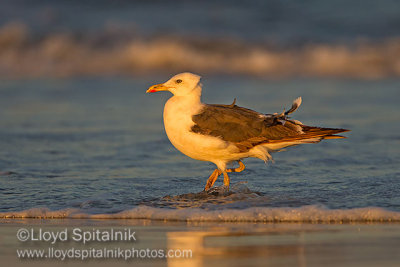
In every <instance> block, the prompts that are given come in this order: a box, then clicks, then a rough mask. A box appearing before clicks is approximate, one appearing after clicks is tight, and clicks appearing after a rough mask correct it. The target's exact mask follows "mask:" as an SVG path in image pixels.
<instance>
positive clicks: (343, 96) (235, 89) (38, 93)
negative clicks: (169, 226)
mask: <svg viewBox="0 0 400 267" xmlns="http://www.w3.org/2000/svg"><path fill="white" fill-rule="evenodd" d="M166 79H167V77H164V76H162V77H160V76H158V77H157V76H152V77H150V76H146V77H134V78H124V77H115V78H85V79H79V78H76V79H69V80H62V79H59V80H57V79H54V80H51V79H47V80H46V79H35V80H24V81H2V82H1V83H0V114H1V115H0V190H1V193H0V203H1V205H0V211H1V212H3V214H2V215H3V216H11V215H12V214H14V215H15V214H17V212H20V211H24V210H28V209H32V208H37V207H44V208H47V209H49V210H31V211H30V212H23V213H21V214H22V215H21V214H20V215H21V216H26V214H28V213H29V214H30V216H33V217H35V216H44V217H46V216H47V215H46V214H48V215H49V214H51V212H50V211H52V210H62V211H65V210H66V209H67V210H68V209H72V210H73V212H71V214H86V217H88V216H91V215H92V214H110V213H111V214H115V213H117V212H122V211H129V210H132V209H134V212H133V214H138V213H143V206H148V207H149V208H145V211H146V209H148V210H147V211H148V213H151V214H153V210H151V209H153V208H156V209H158V208H160V209H162V212H163V213H161V214H165V217H168V218H169V219H174V217H173V216H175V215H173V214H174V213H173V212H175V211H177V210H181V209H183V210H185V209H186V211H185V212H187V213H185V214H184V215H182V214H180V215H179V214H178V215H176V216H177V217H176V218H175V219H187V218H192V217H190V216H192V215H193V214H195V213H196V212H197V213H198V212H199V210H198V209H201V210H203V211H206V212H207V211H210V212H212V213H207V214H206V215H207V216H211V217H210V218H211V220H212V219H213V218H214V219H218V218H219V216H220V215H221V214H222V215H223V214H224V213H226V211H227V210H235V212H236V214H238V217H240V216H241V215H240V212H241V211H243V214H242V215H243V216H244V215H246V214H248V213H249V210H248V209H249V208H255V207H256V208H257V207H259V208H260V209H259V210H258V212H259V214H258V215H260V216H261V217H262V216H264V215H265V216H267V215H268V213H270V212H271V210H270V208H274V209H275V208H276V209H275V211H278V212H283V214H284V215H281V217H285V214H286V215H287V214H289V213H290V212H293V211H297V212H299V213H301V212H304V220H307V218H309V217H307V216H310V213H307V212H305V211H304V210H308V212H309V211H310V209H311V210H314V212H316V213H318V212H320V213H321V214H322V213H324V212H328V211H332V213H329V212H328V213H326V214H325V215H324V216H326V218H328V217H329V216H333V215H335V214H338V211H339V213H340V212H345V211H346V210H348V209H357V208H366V210H365V209H363V210H350V211H349V212H350V213H352V214H353V213H354V212H355V213H357V212H359V213H357V215H355V217H357V216H358V217H360V218H361V217H362V218H365V220H368V216H367V217H363V215H362V214H364V213H367V214H368V210H369V211H371V213H373V214H375V215H374V216H375V217H374V216H372V217H373V218H374V219H373V220H379V218H381V219H382V218H383V219H385V220H391V219H393V220H396V218H397V220H398V217H399V213H398V212H400V186H399V178H400V169H399V167H398V166H400V154H399V151H400V134H399V133H400V124H399V117H400V111H399V108H398V101H399V99H400V88H399V80H395V79H393V80H379V81H360V80H328V79H292V80H287V81H280V80H265V79H255V78H247V77H231V76H207V77H204V79H203V85H204V89H203V100H204V101H205V102H207V103H231V102H232V100H233V98H234V97H236V98H237V104H238V105H241V106H246V107H249V108H252V109H255V110H257V111H263V112H265V113H272V112H279V111H282V110H283V108H286V109H287V108H288V107H290V105H291V102H292V100H293V99H295V98H296V97H298V96H302V97H303V104H302V106H301V107H300V109H299V110H298V111H297V112H296V113H295V114H294V116H293V118H295V119H298V120H300V121H302V122H303V123H305V124H309V125H315V126H326V127H338V128H348V129H351V132H350V133H346V134H345V135H346V136H348V139H341V140H328V141H324V142H322V143H319V144H312V145H303V146H299V147H294V148H289V149H287V151H284V152H280V153H275V154H273V157H274V159H275V163H268V164H267V165H265V164H264V163H263V162H262V161H259V160H255V159H246V160H244V163H245V164H246V167H247V168H246V170H245V171H244V172H242V173H237V174H231V181H232V183H233V184H234V185H236V189H235V188H234V187H232V188H231V193H229V192H228V193H226V192H225V193H224V192H223V188H222V189H221V187H219V189H220V190H222V193H221V194H219V195H218V194H215V193H214V194H208V195H204V193H201V191H202V189H203V187H204V185H205V182H206V179H207V178H208V176H209V175H210V174H211V172H212V171H213V169H214V166H213V164H211V163H207V162H200V161H195V160H192V159H190V158H187V157H186V156H184V155H182V154H180V152H178V151H177V150H175V149H174V148H173V146H172V145H171V144H170V143H169V141H168V139H167V137H166V135H165V133H164V130H163V125H162V109H163V104H164V102H165V101H166V99H167V98H168V97H169V95H168V93H159V94H152V95H146V94H145V93H144V92H145V90H146V88H147V87H148V86H149V85H151V84H153V83H158V82H162V81H163V80H166ZM221 181H222V180H218V181H217V183H216V185H217V186H220V185H221ZM241 182H247V183H241ZM235 190H236V191H235ZM199 192H200V193H199ZM232 192H233V193H232ZM310 205H311V206H310ZM138 206H140V208H141V210H139V211H138V210H137V209H136V208H137V207H138ZM307 207H309V208H307ZM374 207H378V208H383V209H384V210H380V209H375V208H374ZM135 209H136V210H135ZM262 209H264V210H262ZM169 211H170V212H172V213H169ZM192 211H193V212H192ZM286 211H287V213H285V212H286ZM391 211H395V212H394V213H393V212H391ZM335 212H336V213H335ZM385 212H386V213H385ZM67 213H68V212H67ZM256 213H257V212H256ZM377 213H378V215H376V214H377ZM61 214H65V212H64V213H63V212H61ZM188 214H189V215H188ZM252 214H255V213H252ZM379 214H380V215H379ZM49 216H50V215H49ZM132 216H133V217H135V215H132ZM137 216H139V215H137ZM148 216H149V217H150V218H151V216H152V215H148ZM179 216H180V217H179ZM254 216H257V214H255V215H254ZM338 216H339V217H337V218H336V219H338V220H341V218H342V219H346V218H348V216H350V215H349V214H345V215H343V214H342V215H338ZM346 216H347V217H346ZM178 217H179V218H178ZM355 217H354V218H355ZM372 217H371V218H372ZM279 218H280V217H279ZM299 218H300V219H299V220H300V221H301V220H302V219H301V218H302V217H301V216H300V217H299ZM352 218H353V217H352ZM157 219H162V218H157ZM350 220H351V219H350Z"/></svg>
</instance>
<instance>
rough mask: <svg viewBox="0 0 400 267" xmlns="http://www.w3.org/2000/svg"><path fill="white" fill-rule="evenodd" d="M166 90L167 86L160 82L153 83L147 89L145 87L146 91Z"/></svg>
mask: <svg viewBox="0 0 400 267" xmlns="http://www.w3.org/2000/svg"><path fill="white" fill-rule="evenodd" d="M168 90H169V87H167V86H165V85H164V84H162V83H160V84H155V85H152V86H150V87H149V89H147V91H146V93H155V92H159V91H168Z"/></svg>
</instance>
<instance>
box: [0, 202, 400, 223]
mask: <svg viewBox="0 0 400 267" xmlns="http://www.w3.org/2000/svg"><path fill="white" fill-rule="evenodd" d="M0 218H4V219H6V218H13V219H14V218H23V219H25V218H40V219H149V220H163V221H187V222H274V223H285V222H304V223H351V222H400V212H396V211H389V210H385V209H382V208H377V207H366V208H354V209H327V208H326V207H324V206H318V205H310V206H303V207H298V208H289V207H284V208H281V207H279V208H278V207H276V208H274V207H270V208H267V207H253V208H246V209H223V210H204V209H200V208H185V209H165V208H154V207H149V206H138V207H135V208H133V209H130V210H126V211H122V212H118V213H114V214H87V213H82V211H81V210H79V209H64V210H58V211H51V210H49V209H48V208H33V209H29V210H25V211H18V212H3V213H0Z"/></svg>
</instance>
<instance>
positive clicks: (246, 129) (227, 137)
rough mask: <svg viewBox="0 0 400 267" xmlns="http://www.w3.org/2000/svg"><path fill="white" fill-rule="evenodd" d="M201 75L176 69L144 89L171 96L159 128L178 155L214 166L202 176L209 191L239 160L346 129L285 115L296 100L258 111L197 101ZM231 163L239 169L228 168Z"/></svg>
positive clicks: (264, 156)
mask: <svg viewBox="0 0 400 267" xmlns="http://www.w3.org/2000/svg"><path fill="white" fill-rule="evenodd" d="M200 78H201V77H200V76H198V75H196V74H192V73H189V72H185V73H180V74H177V75H175V76H173V77H172V78H171V79H169V80H168V81H166V82H165V83H162V84H156V85H153V86H151V87H149V89H148V90H147V91H146V93H154V92H159V91H169V92H171V93H172V94H173V96H172V97H171V98H169V100H168V101H167V102H166V104H165V106H164V114H163V117H164V127H165V132H166V134H167V136H168V139H169V140H170V141H171V143H172V144H173V145H174V146H175V148H176V149H178V150H179V151H180V152H182V153H183V154H185V155H187V156H189V157H191V158H193V159H196V160H200V161H209V162H212V163H214V164H215V165H216V169H215V170H214V171H213V173H212V174H211V175H210V177H209V178H208V180H207V183H206V186H205V188H204V190H205V191H207V190H209V189H210V188H211V187H212V186H213V185H214V183H215V181H216V180H217V179H218V177H219V176H220V175H221V174H223V177H224V185H225V186H226V187H227V188H228V189H229V183H230V178H229V176H228V173H229V172H241V171H243V170H244V169H245V165H244V164H243V162H242V159H244V158H249V157H252V158H258V159H261V160H263V161H264V162H267V161H268V160H272V157H271V154H270V153H272V152H279V151H280V150H282V149H283V148H286V147H290V146H296V145H300V144H305V143H318V142H320V141H321V140H324V139H338V138H345V137H344V136H340V135H335V134H337V133H341V132H347V131H349V130H346V129H335V128H321V127H313V126H307V125H303V124H302V123H301V122H300V121H297V120H293V119H290V118H289V117H288V115H289V114H291V113H293V112H295V111H296V110H297V109H298V108H299V106H300V105H301V101H302V99H301V97H299V98H297V99H296V100H295V101H294V102H293V104H292V107H291V108H290V109H289V110H288V111H284V112H281V113H274V114H263V113H259V112H256V111H253V110H251V109H247V108H243V107H239V106H237V105H236V104H235V103H236V99H235V100H234V101H233V103H232V104H230V105H221V104H219V105H217V104H206V103H203V102H201V91H202V84H201V83H200ZM231 162H238V164H239V167H237V168H227V165H228V164H229V163H231Z"/></svg>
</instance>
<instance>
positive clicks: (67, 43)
mask: <svg viewBox="0 0 400 267" xmlns="http://www.w3.org/2000/svg"><path fill="white" fill-rule="evenodd" d="M399 12H400V3H399V2H398V1H393V0H382V1H372V0H365V1H363V4H362V6H360V3H359V1H354V0H351V1H342V0H341V1H335V2H334V3H333V2H332V3H330V2H328V1H315V0H313V1H306V2H301V3H299V1H295V0H288V1H275V0H271V1H259V0H251V1H245V2H244V1H227V0H224V1H217V2H216V1H210V0H205V1H201V2H199V1H158V0H154V1H123V0H119V1H111V2H110V1H104V0H101V1H84V2H83V1H70V0H69V1H68V0H61V1H49V0H42V1H35V3H32V1H26V0H22V1H11V0H4V1H1V8H0V77H2V78H10V77H12V78H14V79H20V78H21V77H22V78H24V77H25V78H26V77H28V78H32V77H35V78H37V77H63V78H65V77H76V76H92V75H106V76H109V75H110V74H112V75H115V74H117V75H121V74H122V75H126V74H128V75H136V76H137V75H142V74H146V75H152V74H154V73H157V72H158V73H164V74H165V75H167V74H170V72H176V73H179V72H183V71H187V70H191V71H194V72H199V73H203V74H230V75H252V76H259V77H265V76H269V77H290V78H291V77H353V78H360V77H362V78H388V77H400V67H399V66H400V39H399V36H400V31H399V29H400V20H399V19H398V17H399V16H398V14H399ZM38 62H40V64H38Z"/></svg>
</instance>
